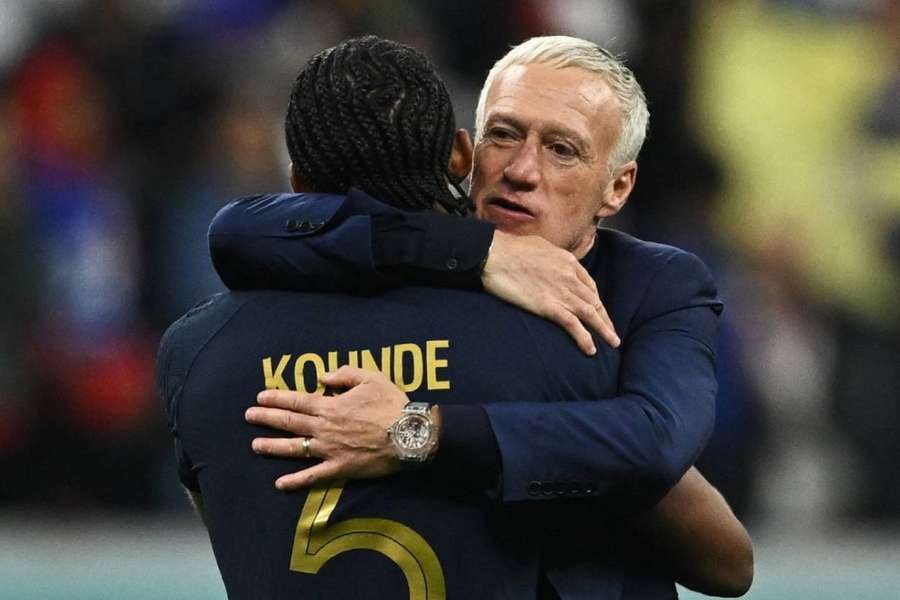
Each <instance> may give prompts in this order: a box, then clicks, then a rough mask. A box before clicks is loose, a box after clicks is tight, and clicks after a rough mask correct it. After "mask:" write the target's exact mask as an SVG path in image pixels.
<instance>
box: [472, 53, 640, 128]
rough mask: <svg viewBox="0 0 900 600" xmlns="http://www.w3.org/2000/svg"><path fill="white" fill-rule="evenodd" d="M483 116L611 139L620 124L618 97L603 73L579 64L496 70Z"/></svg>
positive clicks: (542, 65) (514, 67)
mask: <svg viewBox="0 0 900 600" xmlns="http://www.w3.org/2000/svg"><path fill="white" fill-rule="evenodd" d="M484 108H485V114H484V119H485V123H484V124H487V123H488V122H490V121H491V120H492V119H497V118H501V117H504V118H505V117H515V118H517V119H519V120H525V121H529V122H537V121H539V122H542V123H547V124H549V125H552V126H554V127H556V128H568V129H573V130H577V131H582V132H583V133H585V134H590V135H593V136H599V138H601V139H602V140H603V141H609V139H615V138H617V137H618V133H619V131H620V129H621V126H622V111H621V103H620V101H619V98H618V97H617V96H616V94H615V93H614V92H613V90H612V88H611V87H610V85H609V84H608V83H607V81H606V79H605V77H604V76H603V75H602V74H600V73H595V72H592V71H589V70H587V69H584V68H582V67H556V66H552V65H547V64H541V63H532V64H525V65H512V66H509V67H507V68H506V69H504V70H503V71H501V72H500V73H498V74H497V77H496V78H495V79H494V81H493V82H492V83H491V87H490V89H489V90H488V94H487V98H486V101H485V107H484Z"/></svg>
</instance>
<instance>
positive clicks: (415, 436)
mask: <svg viewBox="0 0 900 600" xmlns="http://www.w3.org/2000/svg"><path fill="white" fill-rule="evenodd" d="M395 437H396V440H397V445H398V446H400V447H401V448H404V449H406V450H418V449H420V448H424V447H425V446H427V445H428V440H429V439H430V438H431V427H430V425H429V423H428V419H426V418H425V417H423V416H421V415H406V416H405V417H403V418H402V419H400V422H399V423H397V432H396V434H395Z"/></svg>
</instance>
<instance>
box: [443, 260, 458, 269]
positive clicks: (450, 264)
mask: <svg viewBox="0 0 900 600" xmlns="http://www.w3.org/2000/svg"><path fill="white" fill-rule="evenodd" d="M444 266H446V267H447V269H448V270H450V271H452V270H454V269H455V268H456V267H458V266H459V261H458V260H456V259H455V258H448V259H447V262H445V263H444Z"/></svg>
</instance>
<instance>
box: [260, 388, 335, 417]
mask: <svg viewBox="0 0 900 600" xmlns="http://www.w3.org/2000/svg"><path fill="white" fill-rule="evenodd" d="M323 398H324V396H323V395H322V394H301V393H300V392H291V391H285V390H263V391H261V392H260V393H258V394H257V395H256V402H257V404H259V405H260V406H268V407H271V408H283V409H285V410H291V411H294V412H299V413H304V414H308V415H315V414H318V412H319V411H318V407H319V404H320V403H321V402H322V399H323Z"/></svg>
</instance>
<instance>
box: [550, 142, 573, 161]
mask: <svg viewBox="0 0 900 600" xmlns="http://www.w3.org/2000/svg"><path fill="white" fill-rule="evenodd" d="M550 150H551V151H552V152H553V153H554V154H556V155H557V156H561V157H563V158H574V157H576V156H578V151H577V150H576V149H575V148H574V147H572V146H571V145H569V144H565V143H563V142H554V143H552V144H550Z"/></svg>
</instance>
